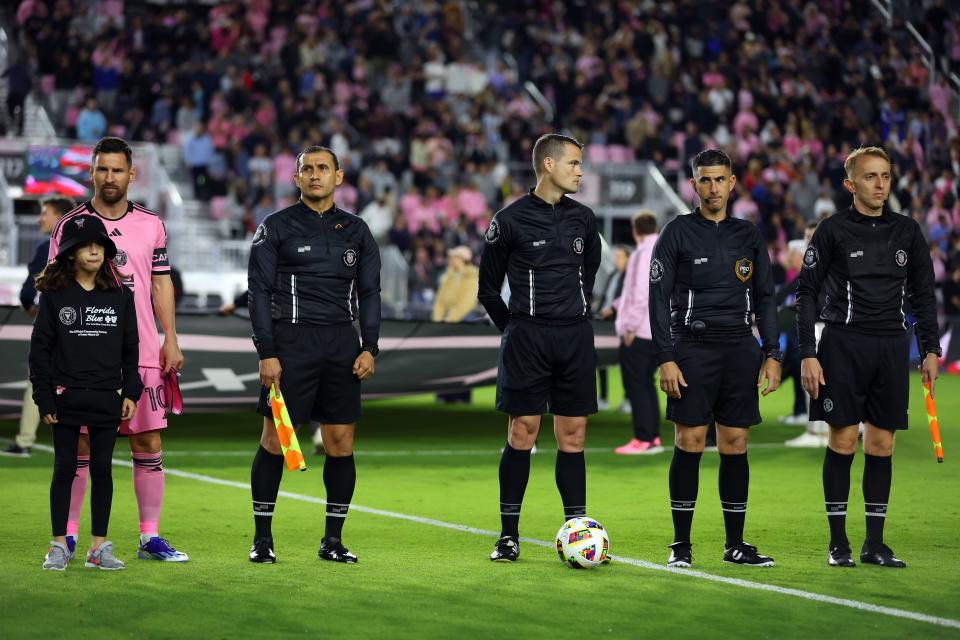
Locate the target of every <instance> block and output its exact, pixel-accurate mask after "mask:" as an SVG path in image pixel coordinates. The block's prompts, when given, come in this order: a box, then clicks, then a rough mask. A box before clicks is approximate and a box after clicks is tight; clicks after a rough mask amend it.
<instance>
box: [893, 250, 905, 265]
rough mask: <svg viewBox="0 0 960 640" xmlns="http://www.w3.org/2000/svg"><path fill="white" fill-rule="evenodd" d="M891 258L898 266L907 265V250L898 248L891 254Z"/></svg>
mask: <svg viewBox="0 0 960 640" xmlns="http://www.w3.org/2000/svg"><path fill="white" fill-rule="evenodd" d="M893 259H894V260H895V261H896V263H897V266H898V267H905V266H907V252H906V251H904V250H903V249H898V250H897V252H896V253H895V254H894V256H893Z"/></svg>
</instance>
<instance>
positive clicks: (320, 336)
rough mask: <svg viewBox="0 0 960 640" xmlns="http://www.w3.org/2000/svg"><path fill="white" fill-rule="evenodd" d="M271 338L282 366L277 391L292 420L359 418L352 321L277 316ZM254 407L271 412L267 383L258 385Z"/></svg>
mask: <svg viewBox="0 0 960 640" xmlns="http://www.w3.org/2000/svg"><path fill="white" fill-rule="evenodd" d="M273 339H274V343H275V344H276V345H277V352H278V357H279V358H280V366H281V367H283V373H281V374H280V392H281V393H282V394H283V399H284V401H285V402H286V403H287V410H288V411H289V412H290V420H291V421H293V423H294V424H300V423H304V422H307V421H309V420H314V421H316V422H321V423H324V424H350V423H353V422H356V421H357V420H359V419H360V380H359V379H358V378H357V376H355V375H353V363H354V361H355V360H356V359H357V356H358V355H360V338H359V337H358V336H357V332H356V330H355V329H354V328H353V325H352V324H339V325H330V326H325V327H314V326H308V325H304V324H289V323H279V322H278V323H276V324H275V325H274V328H273ZM257 412H258V413H260V415H262V416H264V417H267V418H272V417H273V413H272V411H271V409H270V390H269V389H265V388H263V387H261V388H260V401H259V402H258V403H257Z"/></svg>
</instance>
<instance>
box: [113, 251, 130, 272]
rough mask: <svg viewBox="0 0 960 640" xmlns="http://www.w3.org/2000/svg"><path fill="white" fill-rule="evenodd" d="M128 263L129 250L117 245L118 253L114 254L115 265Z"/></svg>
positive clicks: (119, 265)
mask: <svg viewBox="0 0 960 640" xmlns="http://www.w3.org/2000/svg"><path fill="white" fill-rule="evenodd" d="M125 264H127V252H126V251H124V250H123V249H121V248H120V247H117V255H115V256H113V266H115V267H116V268H118V269H119V268H120V267H122V266H124V265H125Z"/></svg>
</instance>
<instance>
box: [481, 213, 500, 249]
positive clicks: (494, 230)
mask: <svg viewBox="0 0 960 640" xmlns="http://www.w3.org/2000/svg"><path fill="white" fill-rule="evenodd" d="M483 239H484V240H486V241H487V244H496V242H497V240H499V239H500V223H499V222H497V221H496V219H493V220H491V221H490V226H489V227H487V232H486V233H485V234H484V235H483Z"/></svg>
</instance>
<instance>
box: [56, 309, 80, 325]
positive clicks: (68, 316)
mask: <svg viewBox="0 0 960 640" xmlns="http://www.w3.org/2000/svg"><path fill="white" fill-rule="evenodd" d="M76 321H77V311H76V310H75V309H74V308H73V307H64V308H62V309H60V322H62V323H63V324H65V325H67V326H68V327H69V326H70V325H72V324H73V323H74V322H76Z"/></svg>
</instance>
